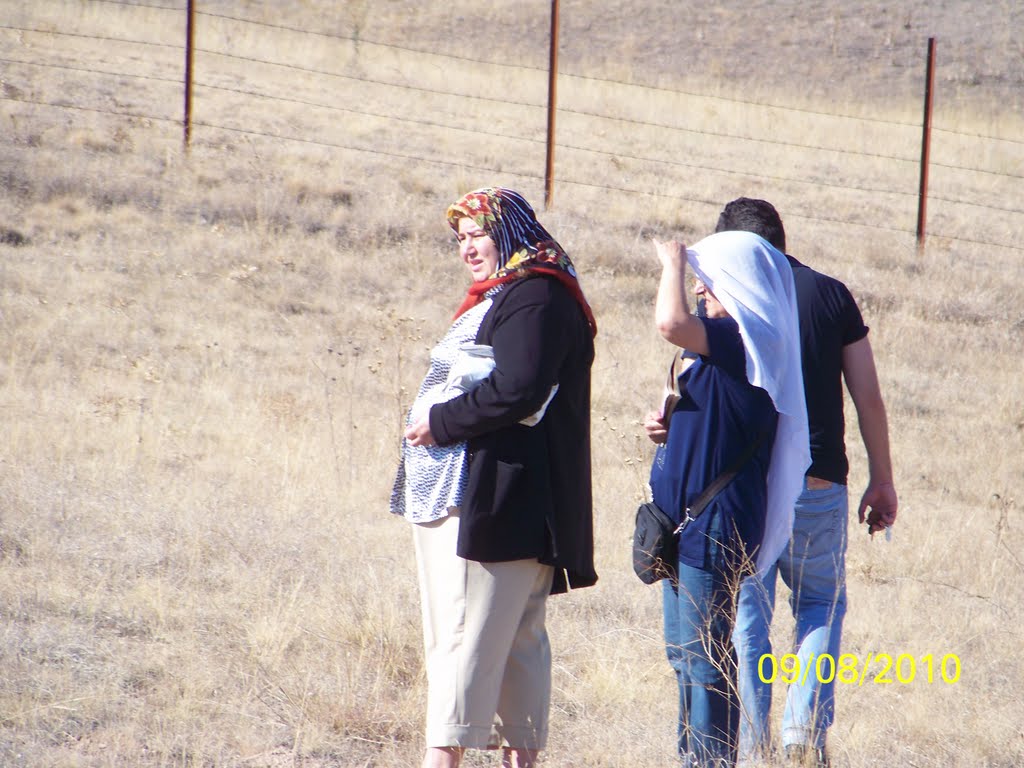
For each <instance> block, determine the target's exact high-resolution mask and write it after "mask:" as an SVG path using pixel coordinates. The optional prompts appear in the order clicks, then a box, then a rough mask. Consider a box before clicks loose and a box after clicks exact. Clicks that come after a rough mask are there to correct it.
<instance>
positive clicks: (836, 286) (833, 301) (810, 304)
mask: <svg viewBox="0 0 1024 768" xmlns="http://www.w3.org/2000/svg"><path fill="white" fill-rule="evenodd" d="M786 258H788V259H789V264H790V266H792V267H793V281H794V282H795V284H796V304H797V311H798V312H799V313H800V346H801V349H802V354H801V357H802V361H803V362H802V365H803V374H804V393H805V395H806V397H807V426H808V429H809V430H810V438H811V466H810V467H809V468H808V470H807V474H808V475H811V476H812V477H820V478H822V479H823V480H831V481H832V482H833V483H839V484H840V485H846V476H847V473H848V472H849V469H850V462H849V460H848V459H847V458H846V441H845V433H846V423H845V419H844V418H843V347H845V346H847V345H848V344H853V343H854V342H857V341H860V340H861V339H863V338H864V337H865V336H867V335H868V327H867V326H866V325H864V320H863V318H862V317H861V314H860V309H858V308H857V302H856V301H854V299H853V296H852V295H851V294H850V291H849V290H848V289H847V287H846V286H845V285H843V284H842V283H841V282H839V281H838V280H836V279H835V278H834V277H829V276H828V275H823V274H822V273H821V272H816V271H814V270H813V269H811V268H810V267H807V266H805V265H803V264H801V263H800V262H799V261H797V260H796V259H794V258H793V257H792V256H787V257H786Z"/></svg>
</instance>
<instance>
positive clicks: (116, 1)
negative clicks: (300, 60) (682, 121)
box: [0, 0, 1024, 162]
mask: <svg viewBox="0 0 1024 768" xmlns="http://www.w3.org/2000/svg"><path fill="white" fill-rule="evenodd" d="M91 2H96V3H106V4H113V5H123V6H130V7H142V8H153V9H156V10H179V11H180V10H183V9H181V8H174V7H171V6H162V5H143V4H139V3H130V2H126V1H125V0H91ZM197 15H200V16H209V17H211V18H221V19H224V20H230V22H236V23H240V24H249V25H255V26H259V27H265V28H268V29H275V30H281V31H287V32H293V33H297V34H303V35H311V36H316V37H326V38H329V39H334V40H340V41H346V42H353V43H358V44H369V45H375V46H380V47H384V48H391V49H394V50H400V51H404V52H409V53H417V54H421V55H430V56H435V57H439V58H447V59H452V60H456V61H466V62H470V63H478V65H486V66H492V67H503V68H508V69H514V70H525V71H529V72H538V73H547V72H548V70H547V69H545V68H538V67H530V66H528V65H522V63H514V65H513V63H508V62H504V61H488V60H486V59H481V58H474V57H471V56H462V55H458V54H454V53H438V52H436V51H429V50H423V49H420V48H413V47H410V46H402V45H397V44H395V43H384V42H381V41H377V40H371V39H369V38H364V37H356V36H346V35H339V34H337V33H328V32H318V31H315V30H307V29H303V28H299V27H291V26H288V25H280V24H270V23H268V22H259V20H256V19H251V18H243V17H241V16H232V15H228V14H224V13H212V12H210V11H198V12H197ZM0 29H7V30H12V31H19V32H30V33H35V34H41V35H66V36H70V37H79V38H86V39H94V40H100V41H110V42H122V43H134V44H137V45H158V46H164V47H170V48H177V49H183V47H184V46H183V45H176V44H172V43H158V42H153V41H146V40H131V39H127V38H116V37H105V36H99V35H86V34H82V33H68V32H58V31H54V30H40V29H31V28H19V27H13V26H9V25H0ZM197 51H202V52H205V53H211V54H215V55H224V56H234V57H237V58H240V59H242V60H247V61H250V62H253V63H263V65H270V66H276V67H295V66H294V65H286V63H283V62H279V61H270V60H267V59H260V58H254V57H247V56H241V55H238V54H228V53H225V52H223V51H215V50H209V49H201V48H197ZM297 69H299V70H300V71H303V72H307V73H310V74H318V75H325V76H328V77H349V78H350V77H351V76H345V75H340V74H338V73H331V72H326V71H323V70H315V69H308V68H297ZM559 77H567V78H574V79H579V80H586V81H590V82H597V83H605V84H609V85H617V86H623V87H629V88H639V89H643V90H651V91H655V92H660V93H666V94H670V95H677V96H679V95H681V96H690V97H693V98H706V99H713V100H719V101H724V102H727V103H735V104H742V105H746V106H758V108H762V109H769V110H778V111H781V112H792V113H797V114H803V115H812V116H815V117H824V118H841V119H844V120H852V121H860V122H865V123H876V124H879V125H889V126H896V127H902V128H918V129H920V128H921V125H920V124H918V123H909V122H904V121H898V120H886V119H883V118H873V117H866V116H863V115H850V114H844V113H829V112H822V111H819V110H811V109H809V108H801V106H793V105H785V104H778V103H772V102H768V101H757V100H753V99H742V98H736V97H734V96H722V95H719V94H711V93H699V92H696V91H684V90H679V89H673V88H666V87H664V86H656V85H650V84H647V83H641V82H635V81H628V80H616V79H613V78H597V77H594V76H591V75H581V74H579V73H572V72H560V73H559ZM354 79H356V80H364V81H365V82H371V83H376V84H381V85H389V86H392V87H399V88H400V87H406V88H412V89H414V90H415V89H417V87H416V86H408V85H401V84H396V83H388V82H386V81H378V80H372V79H361V78H354ZM423 90H426V91H427V92H434V93H440V94H446V95H456V96H459V95H462V94H458V93H451V92H446V91H436V90H434V91H431V90H430V89H423ZM475 98H484V99H487V98H490V97H485V96H475ZM490 100H495V101H503V102H505V103H509V104H513V105H518V106H537V108H541V109H544V108H545V105H544V104H532V103H528V102H520V101H509V100H506V99H493V98H492V99H490ZM561 111H565V112H571V110H561ZM582 114H585V115H588V113H582ZM600 117H606V118H607V116H600ZM622 120H626V119H622ZM665 127H668V128H670V129H671V128H673V127H672V126H665ZM675 129H676V130H685V129H681V128H675ZM933 130H935V131H941V132H943V133H947V134H950V135H953V136H961V137H966V138H982V139H987V140H991V141H1007V142H1011V143H1019V144H1024V140H1022V139H1017V138H1010V137H1006V136H994V135H990V134H983V133H969V132H964V131H957V130H953V129H950V128H935V127H933ZM709 135H719V134H709ZM721 135H728V134H721ZM751 140H755V139H751ZM780 143H781V144H782V145H795V146H801V145H800V144H786V143H785V142H780ZM807 148H816V150H822V151H827V152H843V151H841V150H836V148H833V147H820V146H818V147H815V146H808V147H807ZM868 156H869V157H878V158H880V159H892V160H900V161H902V160H905V159H903V158H889V157H887V156H884V155H878V156H873V155H870V154H868ZM910 162H913V161H910Z"/></svg>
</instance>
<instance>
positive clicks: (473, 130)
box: [195, 81, 546, 144]
mask: <svg viewBox="0 0 1024 768" xmlns="http://www.w3.org/2000/svg"><path fill="white" fill-rule="evenodd" d="M195 85H197V86H199V87H202V88H209V89H211V90H217V91H227V92H229V93H237V94H239V95H242V96H255V97H257V98H261V99H270V100H272V101H281V102H285V103H289V104H301V105H303V106H306V107H319V108H321V109H329V110H333V111H337V112H347V113H348V114H351V115H361V116H363V117H376V118H381V119H384V120H395V121H398V122H401V123H412V124H413V125H425V126H428V127H430V128H443V129H444V130H446V131H465V132H467V133H474V134H478V135H480V136H492V137H494V138H499V139H512V140H514V141H525V142H529V143H531V144H545V143H546V142H545V141H544V140H543V139H531V138H529V137H526V136H512V135H510V134H507V133H498V132H496V131H484V130H481V129H479V128H464V127H462V126H459V125H450V124H448V123H437V122H434V121H432V120H422V119H418V118H412V117H398V116H396V115H389V114H385V113H382V112H367V111H365V110H359V109H351V108H349V107H339V106H337V105H334V104H324V103H323V102H318V101H310V100H308V99H300V98H297V97H295V96H288V97H284V96H271V95H269V94H265V93H259V92H256V91H247V90H244V89H242V88H232V87H230V86H226V85H213V84H212V83H202V82H198V81H197V82H196V83H195Z"/></svg>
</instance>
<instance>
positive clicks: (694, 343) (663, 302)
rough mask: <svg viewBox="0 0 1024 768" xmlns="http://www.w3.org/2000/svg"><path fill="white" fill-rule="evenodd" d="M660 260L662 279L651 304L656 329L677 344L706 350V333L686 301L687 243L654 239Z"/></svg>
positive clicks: (687, 347) (694, 349) (695, 349)
mask: <svg viewBox="0 0 1024 768" xmlns="http://www.w3.org/2000/svg"><path fill="white" fill-rule="evenodd" d="M654 249H655V252H656V253H657V255H658V260H659V261H660V262H661V282H660V283H659V284H658V298H657V300H656V301H655V305H654V324H655V325H656V326H657V328H658V333H660V334H661V335H662V336H663V337H665V338H666V339H668V340H669V341H670V342H672V343H673V344H675V345H676V346H679V347H683V348H684V349H688V350H690V351H691V352H695V353H697V354H698V355H706V354H708V335H707V331H706V330H705V329H704V323H703V322H701V320H700V318H698V317H697V316H695V315H692V314H690V307H689V304H688V303H687V301H686V246H684V245H683V244H682V243H679V242H677V241H675V240H670V241H668V242H665V243H662V242H659V241H657V240H655V241H654Z"/></svg>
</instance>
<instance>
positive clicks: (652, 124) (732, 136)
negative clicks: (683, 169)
mask: <svg viewBox="0 0 1024 768" xmlns="http://www.w3.org/2000/svg"><path fill="white" fill-rule="evenodd" d="M558 111H559V112H565V113H568V114H572V115H581V116H583V117H589V118H596V119H601V120H611V121H614V122H620V123H627V124H631V125H641V126H644V127H646V128H658V129H659V130H667V131H680V132H683V133H695V134H697V135H699V136H711V137H714V138H720V139H737V140H739V141H750V142H755V143H758V144H768V145H772V146H778V147H788V148H790V149H794V148H795V149H813V150H815V151H818V152H835V153H837V154H841V155H854V156H860V157H872V158H875V159H878V160H896V161H898V162H901V163H917V162H918V161H919V158H910V157H896V156H893V155H882V154H878V153H875V152H863V151H861V150H857V149H843V148H840V147H822V146H815V145H813V144H799V143H797V142H792V141H782V140H781V139H761V138H757V137H754V136H743V135H740V134H732V133H725V132H722V131H707V130H703V129H700V128H683V127H681V126H677V125H669V124H668V123H657V122H653V121H650V120H638V119H636V118H631V117H615V116H612V115H602V114H600V113H598V112H588V111H586V110H578V109H565V108H559V110H558Z"/></svg>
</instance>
